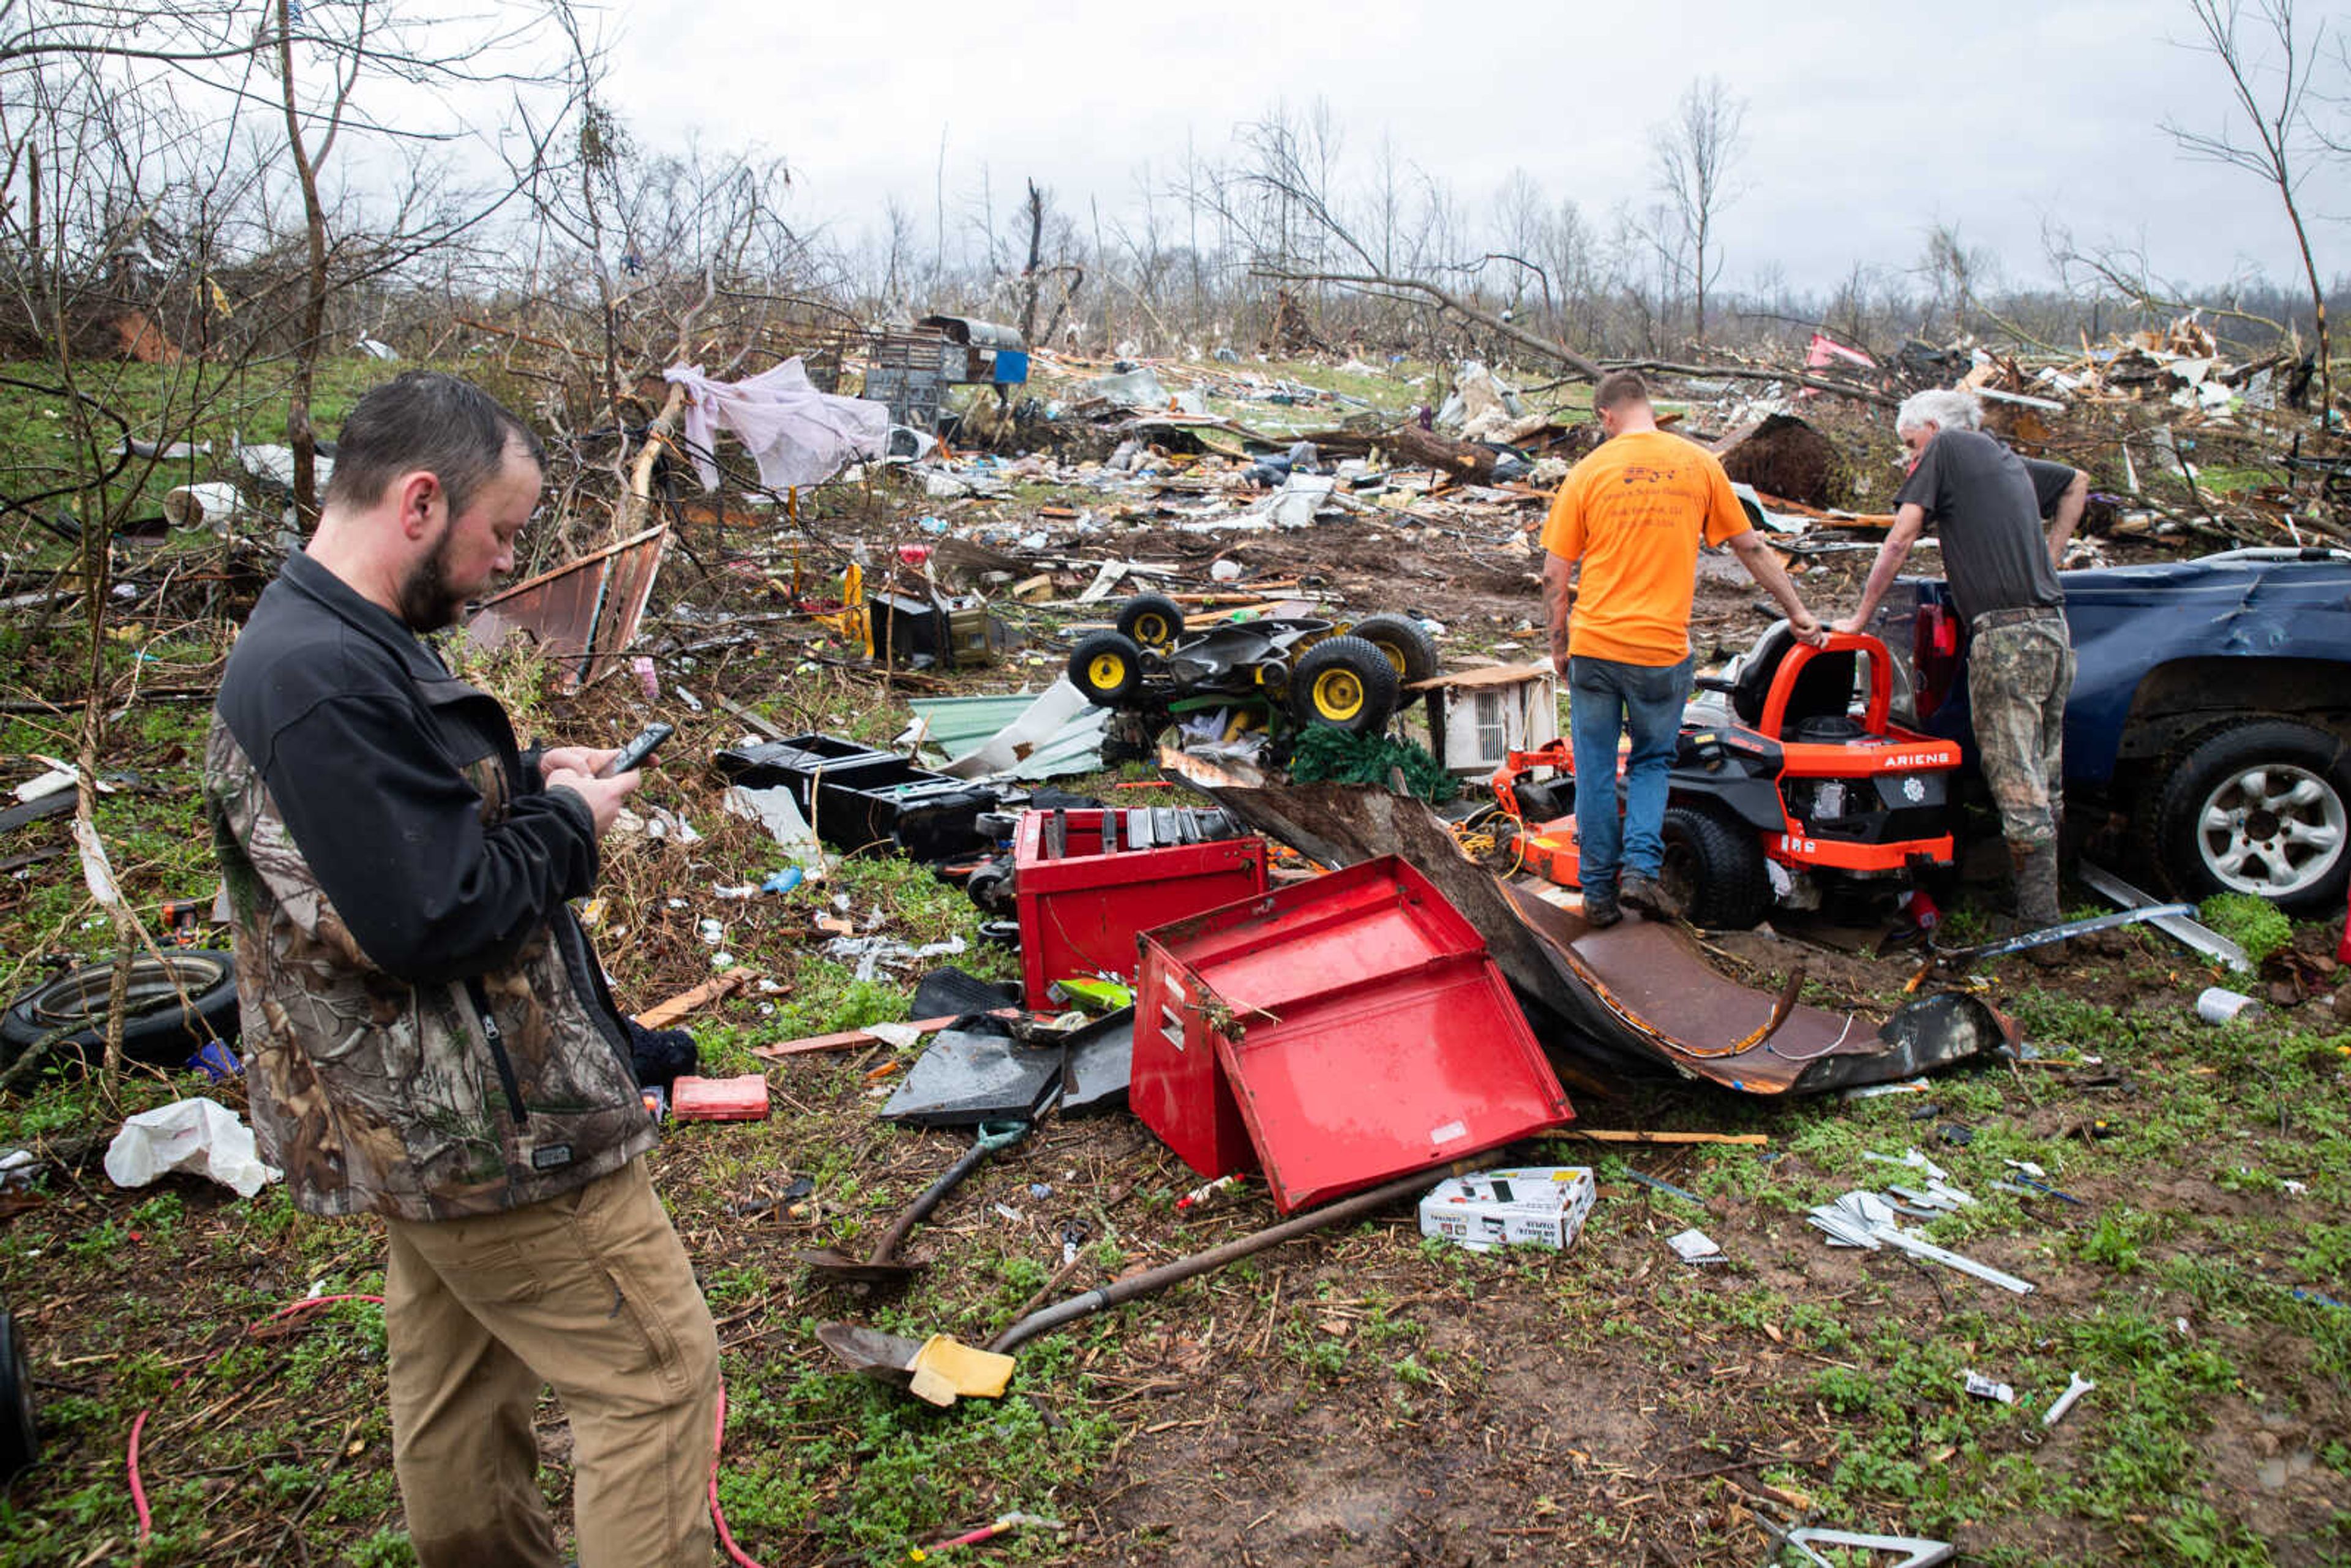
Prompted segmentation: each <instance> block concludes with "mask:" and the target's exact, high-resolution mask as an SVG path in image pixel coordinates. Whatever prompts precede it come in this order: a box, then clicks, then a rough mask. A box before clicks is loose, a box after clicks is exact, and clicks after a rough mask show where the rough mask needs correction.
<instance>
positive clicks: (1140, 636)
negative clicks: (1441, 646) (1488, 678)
mask: <svg viewBox="0 0 2351 1568" xmlns="http://www.w3.org/2000/svg"><path fill="white" fill-rule="evenodd" d="M1434 674H1437V644H1436V643H1434V642H1432V641H1431V640H1430V639H1429V635H1428V632H1426V630H1425V629H1423V627H1422V626H1421V624H1420V622H1417V621H1415V620H1413V619H1412V618H1411V617H1410V616H1406V615H1374V616H1372V617H1370V618H1369V619H1367V620H1364V621H1358V622H1353V624H1352V625H1351V624H1346V623H1343V622H1336V621H1323V620H1319V619H1313V618H1309V617H1302V616H1301V617H1282V618H1279V619H1270V620H1263V621H1236V622H1227V623H1226V624H1224V625H1221V626H1211V627H1207V628H1204V629H1202V630H1200V631H1197V632H1187V631H1186V630H1185V628H1184V611H1183V608H1182V607H1181V606H1180V605H1178V604H1177V603H1176V602H1175V601H1174V600H1172V599H1167V598H1165V597H1162V596H1161V595H1159V594H1155V593H1145V594H1141V595H1138V596H1137V597H1135V598H1134V599H1130V600H1128V601H1126V603H1125V604H1123V606H1121V607H1120V609H1119V612H1118V629H1117V630H1116V631H1114V632H1093V633H1092V634H1091V635H1089V636H1087V637H1085V638H1083V639H1082V640H1081V641H1080V642H1079V643H1078V645H1077V647H1076V648H1075V649H1074V650H1072V651H1071V654H1070V681H1071V685H1075V686H1076V687H1077V688H1078V690H1079V691H1081V692H1082V693H1084V694H1085V696H1086V700H1087V701H1088V702H1091V703H1092V704H1093V705H1094V706H1096V707H1106V708H1113V709H1115V710H1117V712H1118V713H1119V715H1120V722H1119V724H1118V725H1117V726H1116V727H1115V729H1114V732H1113V737H1112V740H1111V743H1110V745H1109V746H1108V747H1106V750H1105V759H1107V760H1118V759H1119V758H1113V757H1111V756H1110V753H1111V752H1112V751H1116V752H1119V753H1120V754H1121V755H1122V756H1125V755H1134V756H1140V755H1144V754H1146V753H1147V752H1148V751H1149V749H1150V748H1151V747H1152V746H1153V745H1155V743H1156V742H1157V740H1158V737H1159V734H1160V732H1161V731H1162V730H1165V728H1166V727H1168V726H1169V725H1171V724H1175V723H1179V722H1181V721H1183V720H1184V719H1185V718H1186V717H1187V716H1191V715H1195V714H1202V713H1214V712H1216V711H1217V710H1218V709H1223V710H1224V711H1225V713H1226V715H1227V717H1226V724H1225V727H1224V729H1223V732H1222V737H1223V738H1233V737H1236V736H1238V735H1239V734H1240V733H1242V732H1245V731H1248V730H1251V729H1259V730H1265V731H1268V732H1270V733H1271V735H1272V736H1273V737H1274V740H1275V743H1276V745H1277V746H1278V747H1281V748H1282V749H1284V750H1286V749H1287V747H1286V745H1284V742H1285V741H1286V738H1287V737H1288V736H1289V735H1290V734H1291V733H1293V732H1294V731H1295V730H1296V729H1298V728H1300V727H1305V726H1308V725H1318V724H1319V725H1329V726H1331V727H1333V728H1336V729H1343V730H1347V731H1350V732H1352V733H1354V734H1359V735H1376V734H1378V733H1379V732H1380V731H1382V730H1384V729H1385V728H1386V727H1387V723H1388V720H1389V719H1391V718H1393V717H1394V716H1395V714H1396V712H1397V710H1399V709H1400V708H1402V707H1404V706H1405V705H1406V704H1407V703H1409V702H1410V701H1411V700H1412V698H1413V697H1414V696H1416V695H1418V694H1416V693H1411V692H1407V691H1406V690H1405V687H1407V686H1409V685H1413V684H1414V683H1416V682H1419V681H1425V680H1427V679H1428V678H1429V677H1430V676H1432V675H1434Z"/></svg>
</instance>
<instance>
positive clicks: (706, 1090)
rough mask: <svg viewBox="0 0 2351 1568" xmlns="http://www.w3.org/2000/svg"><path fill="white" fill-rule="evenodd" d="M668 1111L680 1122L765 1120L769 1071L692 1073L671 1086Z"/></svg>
mask: <svg viewBox="0 0 2351 1568" xmlns="http://www.w3.org/2000/svg"><path fill="white" fill-rule="evenodd" d="M669 1113H670V1115H671V1116H672V1117H673V1118H674V1119H675V1120H677V1121H680V1122H764V1121H766V1120H767V1118H768V1075H767V1074H766V1073H764V1072H746V1073H744V1074H743V1075H742V1076H741V1077H739V1078H696V1077H694V1076H693V1075H692V1074H690V1073H689V1074H687V1075H686V1076H684V1077H682V1078H680V1079H678V1081H677V1082H674V1083H673V1084H671V1085H670V1086H669Z"/></svg>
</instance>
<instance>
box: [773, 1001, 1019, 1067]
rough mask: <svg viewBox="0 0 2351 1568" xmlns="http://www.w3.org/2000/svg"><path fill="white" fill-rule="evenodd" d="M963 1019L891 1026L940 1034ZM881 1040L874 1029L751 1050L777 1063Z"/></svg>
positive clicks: (1002, 1012)
mask: <svg viewBox="0 0 2351 1568" xmlns="http://www.w3.org/2000/svg"><path fill="white" fill-rule="evenodd" d="M961 1016H962V1015H961V1014H949V1015H948V1016H947V1017H946V1018H937V1019H912V1020H910V1021H908V1022H905V1023H902V1024H892V1025H891V1026H890V1027H891V1029H892V1030H901V1029H910V1030H914V1032H915V1033H916V1034H936V1033H937V1032H938V1031H939V1030H943V1029H945V1028H946V1027H947V1025H949V1024H951V1023H953V1022H955V1020H956V1019H957V1018H959V1017H961ZM987 1016H988V1017H989V1018H1018V1017H1019V1016H1020V1015H1019V1012H1018V1011H1017V1010H1015V1009H1011V1008H999V1009H997V1010H996V1011H994V1012H992V1013H989V1014H988V1015H987ZM881 1038H882V1037H881V1036H880V1035H878V1034H875V1033H874V1032H873V1031H872V1030H870V1029H845V1030H841V1031H840V1032H839V1033H837V1034H812V1035H810V1036H808V1037H806V1038H805V1039H802V1040H784V1041H781V1042H780V1043H778V1044H776V1045H755V1046H753V1047H752V1048H751V1054H752V1055H754V1056H764V1057H766V1058H768V1060H769V1061H774V1060H776V1059H778V1058H780V1057H786V1056H806V1055H807V1054H809V1053H810V1051H854V1050H855V1049H857V1047H859V1046H861V1045H872V1044H873V1043H875V1042H876V1041H878V1040H880V1039H881Z"/></svg>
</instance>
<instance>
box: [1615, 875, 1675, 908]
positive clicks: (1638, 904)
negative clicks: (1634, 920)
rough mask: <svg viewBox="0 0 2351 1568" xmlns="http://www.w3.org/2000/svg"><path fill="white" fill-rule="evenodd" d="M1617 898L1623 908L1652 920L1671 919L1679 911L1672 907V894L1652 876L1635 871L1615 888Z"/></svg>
mask: <svg viewBox="0 0 2351 1568" xmlns="http://www.w3.org/2000/svg"><path fill="white" fill-rule="evenodd" d="M1616 897H1617V899H1618V900H1619V901H1620V902H1621V903H1623V904H1624V905H1625V908H1627V909H1630V910H1632V911H1634V912H1635V914H1639V915H1647V916H1648V917H1649V918H1650V919H1652V920H1671V919H1673V918H1674V917H1675V916H1676V915H1679V914H1680V913H1681V911H1680V910H1678V909H1677V908H1675V907H1674V900H1673V895H1672V894H1668V893H1667V891H1666V890H1665V888H1664V887H1662V886H1661V885H1659V883H1658V882H1657V879H1656V877H1654V876H1644V875H1643V874H1642V873H1639V872H1635V873H1633V874H1632V875H1630V876H1628V877H1626V878H1625V881H1624V883H1623V884H1622V885H1621V886H1619V887H1618V888H1617V890H1616Z"/></svg>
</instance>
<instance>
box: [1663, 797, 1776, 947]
mask: <svg viewBox="0 0 2351 1568" xmlns="http://www.w3.org/2000/svg"><path fill="white" fill-rule="evenodd" d="M1665 839H1666V863H1665V866H1664V868H1663V869H1662V870H1661V871H1660V873H1658V877H1657V880H1658V881H1659V882H1660V883H1663V884H1664V886H1665V889H1666V892H1667V894H1668V895H1670V896H1671V897H1672V898H1673V900H1674V901H1675V902H1676V903H1677V904H1679V905H1680V906H1681V911H1682V916H1683V918H1684V919H1686V920H1687V921H1688V922H1689V923H1690V924H1691V925H1704V926H1708V927H1710V928H1711V929H1714V930H1718V931H1745V930H1748V929H1750V928H1751V927H1752V926H1753V925H1755V924H1756V923H1757V922H1759V921H1761V919H1762V918H1763V915H1764V912H1765V911H1767V910H1769V909H1770V908H1771V873H1770V872H1769V871H1767V870H1765V869H1764V865H1763V845H1762V843H1761V841H1758V840H1757V838H1756V836H1755V830H1754V829H1752V828H1750V827H1745V826H1742V825H1740V824H1738V823H1735V822H1729V821H1724V820H1723V819H1722V818H1720V817H1718V816H1716V815H1715V814H1714V813H1713V812H1711V811H1708V810H1703V809H1701V808H1699V807H1696V806H1672V807H1668V808H1667V810H1666V831H1665Z"/></svg>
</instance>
